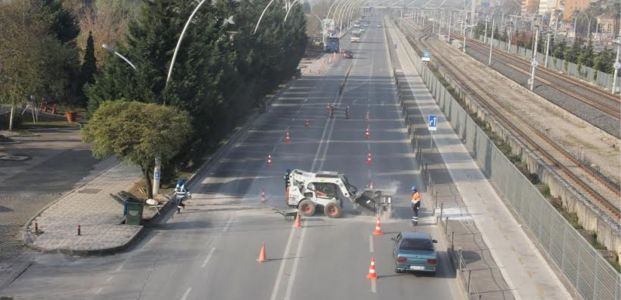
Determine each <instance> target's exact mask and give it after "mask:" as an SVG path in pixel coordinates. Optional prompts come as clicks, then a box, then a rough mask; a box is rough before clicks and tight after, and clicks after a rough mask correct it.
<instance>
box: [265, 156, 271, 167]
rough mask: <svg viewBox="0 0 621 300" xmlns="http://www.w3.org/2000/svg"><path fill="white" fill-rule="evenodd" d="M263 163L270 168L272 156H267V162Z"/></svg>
mask: <svg viewBox="0 0 621 300" xmlns="http://www.w3.org/2000/svg"><path fill="white" fill-rule="evenodd" d="M265 163H266V164H267V166H268V167H271V166H272V155H271V154H268V155H267V161H266V162H265Z"/></svg>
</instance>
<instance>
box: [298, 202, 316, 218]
mask: <svg viewBox="0 0 621 300" xmlns="http://www.w3.org/2000/svg"><path fill="white" fill-rule="evenodd" d="M298 211H300V213H301V214H302V215H303V216H305V217H310V216H312V215H314V214H315V203H313V201H311V200H309V199H305V200H302V201H300V204H298Z"/></svg>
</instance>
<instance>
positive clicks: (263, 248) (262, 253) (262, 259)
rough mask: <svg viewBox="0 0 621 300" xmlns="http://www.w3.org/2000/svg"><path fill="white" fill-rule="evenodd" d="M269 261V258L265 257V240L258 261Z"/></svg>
mask: <svg viewBox="0 0 621 300" xmlns="http://www.w3.org/2000/svg"><path fill="white" fill-rule="evenodd" d="M265 261H267V258H265V242H263V245H262V246H261V251H260V252H259V258H257V262H260V263H262V262H265Z"/></svg>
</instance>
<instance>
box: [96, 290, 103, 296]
mask: <svg viewBox="0 0 621 300" xmlns="http://www.w3.org/2000/svg"><path fill="white" fill-rule="evenodd" d="M101 290H103V288H98V289H97V291H95V295H99V293H101Z"/></svg>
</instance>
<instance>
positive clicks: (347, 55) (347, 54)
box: [343, 50, 354, 59]
mask: <svg viewBox="0 0 621 300" xmlns="http://www.w3.org/2000/svg"><path fill="white" fill-rule="evenodd" d="M343 57H345V58H350V59H351V58H354V53H353V52H351V50H345V51H343Z"/></svg>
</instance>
